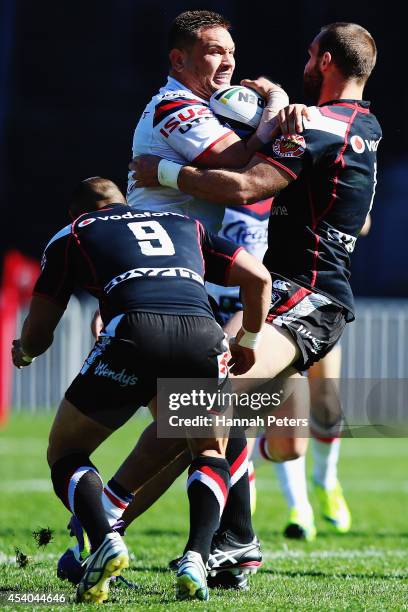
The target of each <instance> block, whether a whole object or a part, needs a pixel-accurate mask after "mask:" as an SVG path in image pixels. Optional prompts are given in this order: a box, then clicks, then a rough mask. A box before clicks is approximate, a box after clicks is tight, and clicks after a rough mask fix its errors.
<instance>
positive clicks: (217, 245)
mask: <svg viewBox="0 0 408 612" xmlns="http://www.w3.org/2000/svg"><path fill="white" fill-rule="evenodd" d="M198 225H199V230H200V236H201V248H202V252H203V258H204V263H205V280H206V281H208V282H210V283H215V284H216V285H227V284H228V276H229V273H230V270H231V267H232V265H233V263H234V261H235V258H236V256H237V255H238V253H239V252H240V251H242V250H244V249H243V247H240V246H238V245H237V244H235V242H231V240H226V239H225V238H221V236H217V235H215V234H211V233H209V232H207V231H206V230H205V229H204V227H203V226H202V225H201V223H198Z"/></svg>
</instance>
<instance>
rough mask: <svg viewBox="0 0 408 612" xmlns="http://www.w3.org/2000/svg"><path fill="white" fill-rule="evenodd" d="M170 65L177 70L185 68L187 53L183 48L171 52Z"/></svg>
mask: <svg viewBox="0 0 408 612" xmlns="http://www.w3.org/2000/svg"><path fill="white" fill-rule="evenodd" d="M169 59H170V65H171V68H172V70H174V71H175V72H181V71H182V70H184V64H185V53H184V51H183V50H182V49H172V50H171V51H170V54H169Z"/></svg>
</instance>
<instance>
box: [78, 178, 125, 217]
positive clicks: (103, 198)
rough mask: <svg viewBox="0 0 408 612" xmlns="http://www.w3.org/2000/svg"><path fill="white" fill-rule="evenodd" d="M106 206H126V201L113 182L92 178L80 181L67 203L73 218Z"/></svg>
mask: <svg viewBox="0 0 408 612" xmlns="http://www.w3.org/2000/svg"><path fill="white" fill-rule="evenodd" d="M107 204H126V200H125V197H124V195H123V194H122V192H121V190H120V189H119V187H118V186H117V185H116V184H115V183H114V182H113V181H111V180H109V179H105V178H102V177H100V176H92V177H90V178H87V179H85V180H84V181H81V182H80V183H79V185H78V186H77V187H76V188H75V189H74V191H73V193H72V195H71V198H70V201H69V211H70V213H71V215H72V216H73V217H74V218H75V217H78V216H79V215H81V214H83V213H86V212H92V211H93V210H98V209H99V208H102V207H103V206H106V205H107Z"/></svg>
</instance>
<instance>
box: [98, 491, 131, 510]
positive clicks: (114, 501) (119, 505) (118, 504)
mask: <svg viewBox="0 0 408 612" xmlns="http://www.w3.org/2000/svg"><path fill="white" fill-rule="evenodd" d="M103 492H104V493H105V495H106V497H108V498H109V499H110V500H111V502H112V504H114V505H115V506H116V507H117V508H121V509H122V510H126V508H127V507H128V505H129V504H124V503H123V502H122V501H120V499H119V498H117V497H116V496H115V495H112V493H111V492H110V491H108V489H106V488H104V489H103Z"/></svg>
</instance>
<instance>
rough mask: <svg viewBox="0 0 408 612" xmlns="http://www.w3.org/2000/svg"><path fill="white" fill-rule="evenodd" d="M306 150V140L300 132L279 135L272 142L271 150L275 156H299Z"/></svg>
mask: <svg viewBox="0 0 408 612" xmlns="http://www.w3.org/2000/svg"><path fill="white" fill-rule="evenodd" d="M305 150H306V141H305V139H304V138H303V136H301V135H300V134H294V135H293V136H279V138H276V139H275V140H274V142H273V152H274V153H275V155H276V156H277V157H301V156H302V155H303V153H304V152H305Z"/></svg>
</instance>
